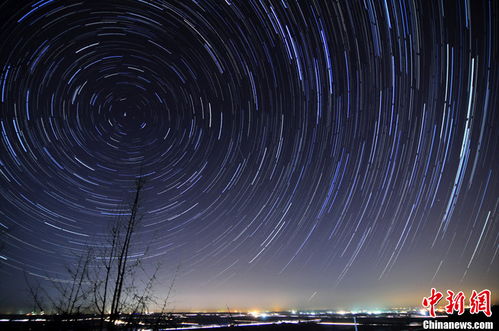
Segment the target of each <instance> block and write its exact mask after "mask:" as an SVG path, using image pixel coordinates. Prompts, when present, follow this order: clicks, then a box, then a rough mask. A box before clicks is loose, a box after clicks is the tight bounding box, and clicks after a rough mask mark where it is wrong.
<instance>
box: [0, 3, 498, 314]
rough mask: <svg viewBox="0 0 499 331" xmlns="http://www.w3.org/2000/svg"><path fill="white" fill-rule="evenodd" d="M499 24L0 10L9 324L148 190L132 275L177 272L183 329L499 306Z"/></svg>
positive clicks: (75, 8)
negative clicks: (308, 314) (37, 287)
mask: <svg viewBox="0 0 499 331" xmlns="http://www.w3.org/2000/svg"><path fill="white" fill-rule="evenodd" d="M497 5H498V4H497V3H496V2H495V1H491V0H489V1H415V0H408V1H395V0H393V1H392V0H380V1H374V0H364V1H319V0H317V1H313V0H311V1H286V0H281V1H266V0H265V1H264V0H260V1H258V0H248V1H229V0H226V1H214V0H213V1H211V0H210V1H201V0H200V1H195V0H192V1H160V0H120V1H114V0H113V1H65V0H42V1H25V2H24V1H14V0H8V1H4V2H2V4H1V5H0V16H1V20H0V22H1V24H2V28H1V32H0V44H1V51H0V70H1V74H0V89H1V102H0V107H1V114H0V124H1V128H0V129H1V138H0V182H1V187H2V189H1V191H0V192H1V197H0V228H2V234H1V240H2V243H3V245H2V248H1V250H0V279H1V285H0V289H1V293H2V294H1V295H0V300H1V308H2V309H3V310H5V311H14V310H15V311H17V309H24V308H25V307H29V301H27V299H26V298H23V295H19V293H24V292H22V291H25V284H24V281H23V276H22V275H23V274H28V275H29V277H31V278H34V279H40V280H41V281H43V279H46V277H49V275H50V277H57V278H60V279H64V277H65V274H64V272H63V266H64V265H65V264H67V263H71V262H72V261H74V259H75V254H77V253H78V252H82V251H83V250H84V247H85V246H86V245H88V244H96V245H98V244H99V243H100V242H101V241H102V238H104V236H105V233H106V231H107V229H109V226H110V224H111V223H112V222H113V220H115V219H116V217H117V215H119V214H120V213H122V210H123V205H124V202H125V201H127V199H129V198H130V196H131V194H133V183H134V180H135V179H136V177H137V176H138V175H139V174H140V175H141V176H142V177H144V178H145V180H146V184H145V186H144V192H143V203H142V204H141V207H140V213H141V215H142V219H141V222H140V227H139V229H138V231H137V239H136V245H134V246H133V252H132V256H135V257H139V258H141V259H143V260H144V261H145V262H146V265H147V266H149V267H152V266H153V265H155V264H156V263H158V262H159V263H162V264H163V265H164V266H165V267H166V269H165V270H166V271H165V272H164V274H162V275H161V277H163V278H164V279H170V277H171V273H172V272H174V270H175V268H177V265H179V275H178V279H179V281H178V283H177V284H176V286H175V295H174V305H175V307H177V308H178V309H193V310H196V309H206V310H209V309H219V308H225V307H226V305H229V306H230V307H231V308H232V307H234V308H241V309H245V308H248V309H249V308H268V309H270V308H272V309H277V308H286V309H287V308H351V307H359V306H363V305H371V306H393V305H399V304H412V305H413V306H417V305H419V304H420V302H421V298H422V297H423V296H424V295H427V293H429V289H430V288H431V287H437V288H440V289H441V290H445V289H447V288H451V289H455V290H457V291H459V290H463V291H468V292H470V291H471V290H472V289H476V290H482V289H485V288H488V289H490V290H491V291H492V293H493V295H494V291H495V292H496V293H497V290H499V286H498V285H499V284H498V282H497V279H498V276H499V273H498V270H499V268H498V266H499V264H498V256H497V252H498V248H499V231H498V230H499V227H498V223H497V216H498V204H499V158H498V156H499V146H498V143H499V126H498V125H499V118H498V114H499V112H498V111H497V107H498V105H499V100H498V98H499V92H498V84H499V71H498V69H497V60H498V39H497V32H498V31H499V30H498V23H497V15H498V14H499V13H498V11H497V9H498V8H497ZM159 291H160V292H162V291H163V292H165V291H167V288H166V286H165V287H164V288H161V289H159Z"/></svg>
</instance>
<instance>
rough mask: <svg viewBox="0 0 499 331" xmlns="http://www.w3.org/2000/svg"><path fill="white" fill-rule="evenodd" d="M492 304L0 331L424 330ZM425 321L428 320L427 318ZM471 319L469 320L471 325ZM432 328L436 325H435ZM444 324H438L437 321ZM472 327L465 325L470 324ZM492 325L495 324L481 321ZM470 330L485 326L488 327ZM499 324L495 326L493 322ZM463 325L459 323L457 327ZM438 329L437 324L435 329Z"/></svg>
mask: <svg viewBox="0 0 499 331" xmlns="http://www.w3.org/2000/svg"><path fill="white" fill-rule="evenodd" d="M497 308H498V307H497V306H494V307H493V308H492V317H486V316H485V315H484V314H483V313H480V314H477V315H476V314H473V315H471V314H469V312H465V313H464V314H463V315H460V316H459V315H457V314H455V315H451V316H448V315H441V316H440V317H437V318H429V317H425V316H421V315H419V314H418V313H415V312H404V313H394V312H392V313H380V314H355V315H354V314H335V313H326V312H318V313H315V314H296V313H294V314H292V313H288V312H281V313H267V314H265V315H258V316H254V315H250V314H230V313H208V314H207V313H174V314H169V315H167V316H164V315H161V316H160V315H154V314H149V315H123V316H121V317H120V320H119V321H118V324H117V325H114V326H112V325H103V327H101V321H100V320H99V319H98V318H97V317H96V316H94V315H80V316H72V317H71V318H68V317H67V316H66V317H63V316H57V315H50V316H47V315H0V330H6V331H7V330H13V331H14V330H15V331H17V330H74V331H80V330H105V331H122V330H205V329H210V330H249V331H266V330H269V331H279V330H291V331H292V330H312V331H313V330H356V331H362V330H366V331H367V330H424V327H423V326H424V321H425V320H426V321H432V322H436V321H438V322H471V323H475V322H492V321H493V320H494V319H495V317H496V316H497V314H499V312H498V309H497ZM426 323H428V322H426ZM471 323H470V324H471ZM434 326H435V325H434ZM441 326H442V325H441ZM469 326H470V325H468V327H469ZM482 326H486V327H488V329H492V328H493V326H491V325H490V324H489V325H485V324H482ZM471 327H472V329H475V330H476V329H478V330H483V329H487V328H475V324H472V325H471ZM496 327H497V326H496ZM460 328H461V329H462V327H460ZM433 329H438V328H433Z"/></svg>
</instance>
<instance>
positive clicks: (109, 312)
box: [26, 176, 171, 329]
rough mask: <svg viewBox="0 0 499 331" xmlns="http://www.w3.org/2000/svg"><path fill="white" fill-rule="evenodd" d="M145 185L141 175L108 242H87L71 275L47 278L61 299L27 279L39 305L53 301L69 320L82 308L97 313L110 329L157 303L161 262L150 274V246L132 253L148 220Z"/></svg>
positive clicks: (40, 307)
mask: <svg viewBox="0 0 499 331" xmlns="http://www.w3.org/2000/svg"><path fill="white" fill-rule="evenodd" d="M143 187H144V179H143V178H142V177H140V176H139V177H138V179H137V180H136V182H135V190H134V195H133V199H132V202H131V204H130V206H129V207H128V208H121V215H120V216H119V217H118V218H117V220H116V222H115V223H114V224H113V225H112V227H111V228H110V231H109V233H108V235H107V236H106V237H107V239H105V240H104V242H103V243H99V242H97V243H95V242H94V243H89V244H87V248H86V249H84V250H83V253H82V254H80V255H79V257H78V258H77V262H76V263H74V264H72V265H70V266H69V267H67V268H66V274H67V279H65V280H60V279H55V278H54V277H46V279H47V280H49V281H50V284H51V289H52V290H54V289H55V292H56V293H57V295H56V296H55V297H54V296H51V295H48V292H49V291H46V290H45V289H44V288H42V287H40V286H39V285H38V286H36V287H35V286H33V285H32V284H30V283H29V281H28V279H27V278H26V282H27V284H28V288H29V292H30V295H31V297H32V299H33V301H34V303H35V307H37V308H38V309H40V310H44V309H43V306H44V304H43V303H44V302H45V301H47V302H48V306H50V308H51V309H50V310H51V311H53V312H56V313H57V314H61V315H64V316H69V317H68V318H69V319H70V318H71V316H75V315H77V314H80V313H82V312H94V313H96V314H98V315H99V319H100V328H101V329H104V327H105V325H106V324H107V328H113V326H114V324H115V323H116V321H117V320H118V318H119V317H120V314H123V313H144V312H146V311H147V309H148V306H149V305H150V304H151V303H153V302H155V296H154V291H153V287H154V284H155V283H156V280H157V275H158V273H159V265H158V266H157V267H156V269H155V270H154V272H153V273H152V275H147V271H146V268H145V267H144V266H143V265H142V260H141V258H140V256H144V255H146V253H147V249H146V250H145V251H144V252H143V253H142V254H135V255H134V254H132V251H133V248H132V247H133V246H134V243H135V241H136V232H137V229H138V226H139V224H140V221H141V219H142V217H141V216H139V209H140V207H141V194H142V190H143ZM123 210H126V212H124V211H123ZM137 256H139V257H137ZM139 272H140V273H141V274H140V275H139V274H138V273H139ZM139 276H140V277H139ZM170 290H171V289H170ZM52 292H53V291H52ZM169 292H170V291H169ZM43 299H46V300H43Z"/></svg>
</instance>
